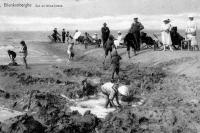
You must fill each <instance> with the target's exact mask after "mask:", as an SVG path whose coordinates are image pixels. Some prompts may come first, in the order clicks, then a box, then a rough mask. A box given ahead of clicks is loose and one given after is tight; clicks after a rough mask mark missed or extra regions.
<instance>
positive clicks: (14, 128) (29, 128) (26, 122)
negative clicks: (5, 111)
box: [0, 114, 46, 133]
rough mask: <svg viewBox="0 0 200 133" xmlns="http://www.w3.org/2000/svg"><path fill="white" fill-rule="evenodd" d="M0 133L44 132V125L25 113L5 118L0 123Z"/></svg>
mask: <svg viewBox="0 0 200 133" xmlns="http://www.w3.org/2000/svg"><path fill="white" fill-rule="evenodd" d="M0 127H1V129H0V131H1V133H45V129H46V127H45V126H43V125H42V124H41V123H40V122H38V121H36V120H35V119H34V118H33V116H29V115H27V114H25V115H21V116H17V117H15V118H11V119H9V120H6V121H5V123H1V125H0Z"/></svg>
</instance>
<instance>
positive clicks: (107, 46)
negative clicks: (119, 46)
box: [103, 35, 115, 65]
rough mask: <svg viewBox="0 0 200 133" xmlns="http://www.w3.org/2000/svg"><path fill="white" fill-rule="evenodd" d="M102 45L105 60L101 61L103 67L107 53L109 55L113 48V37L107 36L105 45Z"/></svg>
mask: <svg viewBox="0 0 200 133" xmlns="http://www.w3.org/2000/svg"><path fill="white" fill-rule="evenodd" d="M104 45H105V46H104V51H105V59H104V61H103V64H104V65H105V61H106V57H107V56H108V54H109V53H110V55H111V52H112V49H113V47H114V48H115V45H114V37H113V35H110V36H109V38H108V40H107V41H106V43H105V44H104Z"/></svg>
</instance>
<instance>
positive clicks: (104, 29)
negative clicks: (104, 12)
mask: <svg viewBox="0 0 200 133" xmlns="http://www.w3.org/2000/svg"><path fill="white" fill-rule="evenodd" d="M101 33H102V40H103V48H105V43H106V41H107V40H108V38H109V35H110V29H109V28H108V27H107V24H106V23H104V24H103V27H102V28H101Z"/></svg>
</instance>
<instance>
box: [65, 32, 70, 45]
mask: <svg viewBox="0 0 200 133" xmlns="http://www.w3.org/2000/svg"><path fill="white" fill-rule="evenodd" d="M69 36H70V34H69V31H67V33H66V41H67V43H69V39H70V38H69Z"/></svg>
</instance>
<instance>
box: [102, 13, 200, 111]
mask: <svg viewBox="0 0 200 133" xmlns="http://www.w3.org/2000/svg"><path fill="white" fill-rule="evenodd" d="M188 18H189V20H188V22H187V26H186V31H185V35H186V37H185V38H184V39H183V38H181V39H182V40H183V41H187V42H188V43H189V45H188V47H189V46H191V47H192V50H195V49H197V50H199V47H198V43H197V38H196V35H197V24H196V22H195V21H194V16H191V15H190V16H189V17H188ZM143 29H144V26H143V25H142V23H140V22H139V21H138V18H134V23H133V24H132V25H131V28H130V30H129V31H128V33H127V34H126V35H125V37H124V43H125V44H126V46H127V52H128V57H129V58H130V48H132V50H133V51H134V54H135V55H136V54H137V52H138V51H140V47H141V46H140V45H141V36H140V34H141V33H140V32H141V30H143ZM172 30H175V31H173V32H172ZM101 32H102V40H103V48H104V51H105V59H106V57H107V56H108V53H110V56H111V66H112V81H114V74H115V73H116V74H117V76H118V77H119V70H120V60H121V57H120V56H119V54H118V52H117V49H116V46H115V45H114V37H113V35H111V34H110V29H109V28H108V27H107V24H106V23H104V24H103V27H102V29H101ZM176 32H177V29H176V28H174V29H173V27H172V25H171V24H170V19H166V20H164V21H163V25H162V27H161V43H162V44H163V51H166V49H167V47H169V49H170V51H173V47H172V44H173V41H172V37H175V39H173V40H177V39H179V37H180V35H179V34H177V33H176ZM173 33H176V34H175V35H172V34H173ZM118 35H121V33H120V32H118ZM179 43H182V42H179ZM179 45H180V44H179ZM105 59H104V61H103V64H105ZM122 86H123V85H122ZM101 91H102V93H103V94H104V95H105V96H106V103H105V107H106V108H107V107H108V105H109V104H110V106H111V107H112V106H115V104H114V102H113V99H116V103H117V106H120V103H119V100H118V96H119V95H122V96H123V97H125V99H129V98H130V95H129V89H128V87H126V86H123V88H120V85H119V78H118V82H115V83H114V82H108V83H105V84H104V85H102V86H101ZM122 93H123V94H122ZM115 107H116V106H115Z"/></svg>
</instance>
